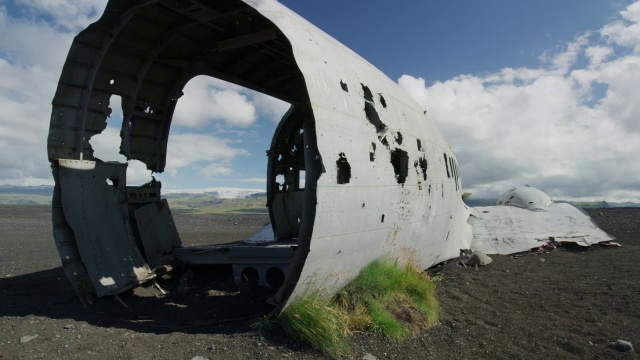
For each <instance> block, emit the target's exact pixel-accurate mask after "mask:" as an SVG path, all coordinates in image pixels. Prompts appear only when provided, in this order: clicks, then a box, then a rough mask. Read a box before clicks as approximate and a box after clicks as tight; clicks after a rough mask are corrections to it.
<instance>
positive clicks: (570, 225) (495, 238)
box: [469, 203, 614, 255]
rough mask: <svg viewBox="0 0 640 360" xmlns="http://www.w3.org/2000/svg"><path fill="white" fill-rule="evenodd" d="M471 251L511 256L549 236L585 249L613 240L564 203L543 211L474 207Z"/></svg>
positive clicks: (575, 208) (542, 241) (503, 207)
mask: <svg viewBox="0 0 640 360" xmlns="http://www.w3.org/2000/svg"><path fill="white" fill-rule="evenodd" d="M474 210H475V213H474V214H473V216H471V217H470V218H469V223H471V225H472V226H473V243H472V244H471V248H472V249H473V250H481V251H483V252H485V253H487V254H502V255H507V254H513V253H517V252H522V251H527V250H530V249H534V248H537V247H540V246H542V245H544V244H545V243H547V242H548V241H549V238H551V237H553V238H554V239H555V241H558V242H573V243H576V244H578V245H581V246H589V245H593V244H597V243H599V242H602V241H609V240H613V239H614V238H613V237H612V236H610V235H609V234H607V233H605V232H604V231H602V230H601V229H600V228H598V227H597V226H596V225H595V223H594V222H593V220H591V218H590V217H589V215H587V214H585V213H584V212H583V211H582V210H580V209H578V208H577V207H575V206H573V205H571V204H566V203H554V204H551V205H549V206H548V207H547V209H546V211H531V210H527V209H522V208H519V207H515V206H486V207H477V208H474Z"/></svg>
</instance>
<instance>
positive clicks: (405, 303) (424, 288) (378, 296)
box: [335, 259, 440, 339]
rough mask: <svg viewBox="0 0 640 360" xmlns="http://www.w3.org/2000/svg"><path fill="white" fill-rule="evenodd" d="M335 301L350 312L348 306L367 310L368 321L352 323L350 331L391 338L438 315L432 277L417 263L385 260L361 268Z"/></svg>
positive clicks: (427, 324) (434, 320) (414, 329)
mask: <svg viewBox="0 0 640 360" xmlns="http://www.w3.org/2000/svg"><path fill="white" fill-rule="evenodd" d="M335 301H336V302H337V303H339V304H340V306H341V307H342V308H344V309H345V310H346V311H347V312H348V313H350V314H351V313H352V311H350V310H351V309H355V308H358V307H362V306H364V307H365V308H366V309H367V313H368V314H369V316H370V321H368V322H363V321H358V322H352V323H353V325H354V326H352V330H371V331H374V332H378V333H381V334H384V335H385V336H387V337H389V338H392V339H406V338H408V337H410V336H411V335H413V334H415V333H417V332H419V331H420V330H423V329H426V328H428V327H430V326H433V325H435V324H436V323H437V322H438V319H439V316H440V311H439V306H438V301H437V298H436V286H435V284H434V282H433V280H431V278H429V277H428V276H427V275H426V274H425V273H424V272H422V271H420V270H418V268H417V267H416V266H413V265H411V264H409V265H406V266H400V265H398V264H396V263H395V262H392V261H389V260H385V259H380V260H376V261H374V262H372V263H371V264H369V265H368V266H367V267H365V268H364V269H362V271H361V272H360V274H359V275H358V277H356V278H355V279H354V280H353V281H352V282H351V283H349V284H348V285H347V286H346V287H345V288H344V289H343V290H342V291H341V292H339V293H338V294H337V295H336V299H335Z"/></svg>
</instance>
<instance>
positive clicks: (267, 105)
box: [253, 92, 291, 124]
mask: <svg viewBox="0 0 640 360" xmlns="http://www.w3.org/2000/svg"><path fill="white" fill-rule="evenodd" d="M253 104H254V105H255V106H256V110H257V111H258V113H259V114H261V115H262V116H264V117H266V118H268V119H269V120H271V121H273V122H274V123H276V124H277V123H279V122H280V120H281V119H282V116H284V114H285V113H286V112H287V110H289V108H290V107H291V104H289V103H288V102H284V101H282V100H279V99H276V98H274V97H271V96H269V95H266V94H262V93H259V92H254V95H253Z"/></svg>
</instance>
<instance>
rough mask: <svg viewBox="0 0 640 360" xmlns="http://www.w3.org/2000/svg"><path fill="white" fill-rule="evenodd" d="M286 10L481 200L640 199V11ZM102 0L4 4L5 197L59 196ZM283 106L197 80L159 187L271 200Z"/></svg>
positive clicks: (568, 3) (109, 134)
mask: <svg viewBox="0 0 640 360" xmlns="http://www.w3.org/2000/svg"><path fill="white" fill-rule="evenodd" d="M282 2H283V3H284V4H285V5H287V6H289V7H291V8H292V9H294V10H295V11H296V12H298V13H300V14H301V15H302V16H303V17H305V18H307V19H308V20H310V21H311V22H313V23H314V24H316V25H317V26H318V27H320V28H321V29H323V30H325V31H326V32H328V33H329V34H330V35H332V36H333V37H335V38H336V39H338V40H339V41H341V42H343V43H345V44H346V45H347V46H349V47H350V48H352V49H353V50H354V51H356V52H357V53H359V54H360V55H362V56H363V57H364V58H366V59H367V60H369V61H370V62H371V63H373V64H374V65H375V66H377V67H379V68H380V69H381V70H382V71H384V72H385V73H386V74H387V75H388V76H389V77H391V78H392V79H394V80H396V81H397V82H398V83H399V84H400V86H401V87H402V88H404V89H405V90H406V91H407V92H408V93H409V94H410V95H411V96H412V97H413V98H414V99H415V100H416V101H417V102H418V103H419V104H420V105H422V106H423V107H424V108H425V109H426V110H427V111H428V113H429V114H430V115H431V117H432V118H434V119H435V120H436V122H437V123H438V125H439V128H440V130H441V131H442V132H443V133H444V135H445V138H446V139H447V140H448V141H449V143H450V144H451V145H452V147H453V148H454V150H455V152H456V154H457V156H458V161H459V163H460V167H461V174H462V177H463V185H464V187H465V190H466V191H470V192H472V193H474V197H495V196H498V195H499V194H500V193H502V192H503V191H505V190H507V189H508V188H510V187H512V186H515V185H522V184H530V185H532V186H536V187H539V188H541V189H542V190H544V191H546V192H548V193H549V194H551V195H552V197H554V198H565V199H593V200H602V199H606V200H609V201H620V200H632V201H640V91H638V90H637V89H638V88H640V2H635V3H633V2H631V1H603V0H591V1H582V0H565V1H555V0H554V1H551V0H538V1H529V2H522V1H503V0H486V1H482V2H479V1H475V0H457V1H418V0H403V1H398V2H396V3H394V4H395V5H394V6H393V7H391V6H389V2H388V1H382V0H372V1H369V2H367V6H366V7H365V6H363V5H362V3H361V2H344V1H341V0H340V1H339V0H327V1H322V2H311V1H307V0H283V1H282ZM105 3H106V1H104V0H20V1H14V0H2V1H0V151H1V152H2V156H0V185H1V184H12V185H38V184H51V183H52V180H51V176H50V170H49V165H48V161H47V154H46V138H47V132H48V126H49V116H50V112H51V105H50V104H51V99H52V98H53V94H54V91H55V88H56V84H57V80H58V77H59V75H60V71H61V68H62V64H63V62H64V60H65V57H66V54H67V51H68V49H69V46H70V44H71V40H72V38H73V36H74V35H75V34H76V33H77V32H78V31H80V30H81V29H83V28H84V27H85V26H86V25H88V24H89V23H91V22H92V21H94V20H95V19H97V17H99V16H100V14H101V12H102V10H103V8H104V5H105ZM196 104H197V105H196ZM112 107H113V108H118V107H119V99H118V98H116V97H113V98H112ZM231 109H233V111H231ZM286 109H287V104H284V103H282V102H280V101H277V100H275V99H272V98H269V97H267V96H265V95H262V94H259V93H255V92H253V91H249V90H246V89H243V88H240V87H238V86H235V85H232V84H228V83H224V82H221V81H218V80H216V79H211V78H204V77H199V78H195V79H193V80H192V81H191V82H190V83H189V84H188V85H187V87H186V89H185V96H184V97H183V98H182V99H181V100H180V102H179V104H178V107H177V110H176V114H175V118H174V125H173V127H172V129H171V137H170V139H169V140H170V141H169V150H168V153H169V157H168V162H167V171H166V172H165V173H164V174H161V175H160V176H158V177H159V178H160V179H161V180H162V181H163V184H164V188H165V189H187V188H211V187H242V188H253V189H264V181H265V180H264V178H265V174H266V170H265V169H266V156H265V150H266V149H267V148H268V147H269V144H270V141H271V135H272V134H273V130H274V129H275V124H276V123H277V121H278V120H279V118H280V116H281V115H282V114H283V113H284V111H286ZM121 116H122V115H121V112H118V111H115V112H114V114H112V117H111V119H109V122H108V124H109V127H108V128H107V130H106V131H104V132H103V133H102V134H100V135H99V136H96V137H94V138H92V139H91V144H92V145H93V147H94V148H95V149H96V152H97V153H98V155H99V157H100V158H101V159H103V160H118V159H122V157H121V156H119V155H117V146H118V143H119V137H118V133H119V130H118V127H119V124H120V121H121ZM187 154H190V156H187ZM130 168H131V171H130V173H129V177H130V180H131V183H142V182H144V181H146V180H147V179H149V176H150V174H149V173H148V172H147V171H146V170H144V168H143V167H142V166H140V164H139V163H136V162H133V163H132V164H131V165H130Z"/></svg>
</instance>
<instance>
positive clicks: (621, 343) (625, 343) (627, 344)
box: [609, 340, 634, 352]
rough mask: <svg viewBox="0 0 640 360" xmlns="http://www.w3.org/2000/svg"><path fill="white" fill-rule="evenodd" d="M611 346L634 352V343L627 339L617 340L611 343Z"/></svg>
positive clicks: (615, 348)
mask: <svg viewBox="0 0 640 360" xmlns="http://www.w3.org/2000/svg"><path fill="white" fill-rule="evenodd" d="M609 347H610V348H612V349H614V350H618V351H621V352H633V351H634V350H633V345H631V343H630V342H628V341H626V340H616V341H614V342H612V343H610V344H609Z"/></svg>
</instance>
